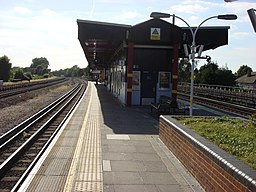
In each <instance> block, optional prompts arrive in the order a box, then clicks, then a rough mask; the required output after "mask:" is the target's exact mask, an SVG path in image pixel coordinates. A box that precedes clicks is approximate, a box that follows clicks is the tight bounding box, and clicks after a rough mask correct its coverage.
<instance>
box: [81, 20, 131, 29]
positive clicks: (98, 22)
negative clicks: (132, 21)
mask: <svg viewBox="0 0 256 192" xmlns="http://www.w3.org/2000/svg"><path fill="white" fill-rule="evenodd" d="M77 23H86V24H95V25H107V26H112V27H122V28H131V27H132V26H131V25H124V24H117V23H107V22H100V21H89V20H81V19H77Z"/></svg>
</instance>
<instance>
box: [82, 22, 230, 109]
mask: <svg viewBox="0 0 256 192" xmlns="http://www.w3.org/2000/svg"><path fill="white" fill-rule="evenodd" d="M77 24H78V39H79V41H80V44H81V46H82V48H83V51H84V53H85V57H86V59H87V61H88V63H89V67H90V69H91V71H92V73H94V74H96V75H97V78H100V81H101V82H103V83H104V84H105V85H106V86H107V88H108V90H109V91H110V92H111V93H112V94H113V95H114V96H116V97H117V98H118V99H119V100H120V102H121V103H123V104H124V105H126V106H131V105H149V104H150V103H151V102H157V101H158V99H159V97H160V95H166V96H169V97H171V98H172V101H173V102H174V103H175V102H176V99H177V81H178V63H179V59H180V58H184V57H185V54H184V49H183V45H184V44H188V45H191V42H192V36H191V32H190V29H189V28H187V27H182V28H181V27H178V26H176V25H174V24H171V23H169V22H166V21H164V20H161V19H150V20H147V21H145V22H143V23H139V24H136V25H134V26H131V25H122V24H114V23H105V22H97V21H88V20H77ZM194 29H195V28H194ZM228 29H229V27H226V26H224V27H200V29H199V30H198V32H197V36H196V44H197V45H204V47H203V50H204V51H205V50H209V49H215V48H217V47H219V46H222V45H226V44H228Z"/></svg>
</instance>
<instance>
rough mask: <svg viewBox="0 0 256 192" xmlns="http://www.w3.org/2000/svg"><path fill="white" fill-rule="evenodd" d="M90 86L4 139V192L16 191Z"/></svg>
mask: <svg viewBox="0 0 256 192" xmlns="http://www.w3.org/2000/svg"><path fill="white" fill-rule="evenodd" d="M85 89H86V83H85V82H84V83H80V84H78V85H77V86H76V87H74V88H73V89H72V90H71V91H69V92H68V93H66V94H65V95H63V96H62V97H61V98H59V99H57V100H56V101H55V102H53V103H51V104H50V105H48V106H47V107H45V108H44V109H42V110H41V111H39V112H38V113H36V114H35V115H33V116H32V117H30V118H29V119H27V120H26V121H24V122H23V123H21V124H19V125H18V126H16V127H14V128H13V129H12V130H10V131H8V132H7V133H5V134H4V135H2V136H1V137H0V163H1V165H0V191H16V190H18V188H19V187H20V185H21V184H22V182H23V181H24V180H25V178H26V177H27V175H28V174H29V172H30V171H31V170H32V168H33V166H34V165H35V164H36V162H37V161H38V160H39V158H40V157H41V155H42V154H43V152H44V151H45V150H46V148H47V147H48V145H49V144H50V142H51V141H52V139H53V138H54V136H55V135H56V134H57V132H58V130H59V129H60V128H61V126H62V124H63V123H64V121H65V120H66V119H67V117H68V116H69V114H70V113H71V112H72V110H73V109H74V107H75V106H76V104H77V103H78V102H79V100H80V98H81V97H82V95H83V93H84V91H85Z"/></svg>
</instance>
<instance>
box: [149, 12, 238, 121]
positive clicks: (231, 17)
mask: <svg viewBox="0 0 256 192" xmlns="http://www.w3.org/2000/svg"><path fill="white" fill-rule="evenodd" d="M150 17H153V18H156V19H160V18H170V17H173V19H174V18H178V19H180V20H181V21H183V22H184V23H185V24H186V25H187V26H188V28H189V30H190V32H191V35H192V44H191V46H190V51H191V62H192V64H191V83H190V99H189V106H190V107H189V116H193V95H194V79H195V77H194V76H195V75H194V67H195V54H196V34H197V31H198V29H199V28H200V27H201V26H202V24H203V23H204V22H206V21H208V20H210V19H214V18H217V19H224V20H235V19H237V16H236V15H234V14H226V15H216V16H212V17H209V18H207V19H205V20H203V21H202V22H201V23H200V24H199V25H198V27H197V28H196V29H195V31H193V29H192V28H191V27H190V25H189V24H188V23H187V22H186V21H185V20H184V19H182V18H181V17H178V16H176V15H171V14H168V13H160V12H152V13H151V14H150Z"/></svg>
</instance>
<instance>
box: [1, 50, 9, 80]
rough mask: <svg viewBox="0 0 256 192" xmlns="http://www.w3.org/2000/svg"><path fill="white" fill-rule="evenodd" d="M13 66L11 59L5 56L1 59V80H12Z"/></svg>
mask: <svg viewBox="0 0 256 192" xmlns="http://www.w3.org/2000/svg"><path fill="white" fill-rule="evenodd" d="M11 67H12V64H11V63H10V59H9V58H8V57H7V56H6V55H4V56H2V57H0V79H1V80H3V81H5V82H6V81H8V80H9V78H10V71H11Z"/></svg>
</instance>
